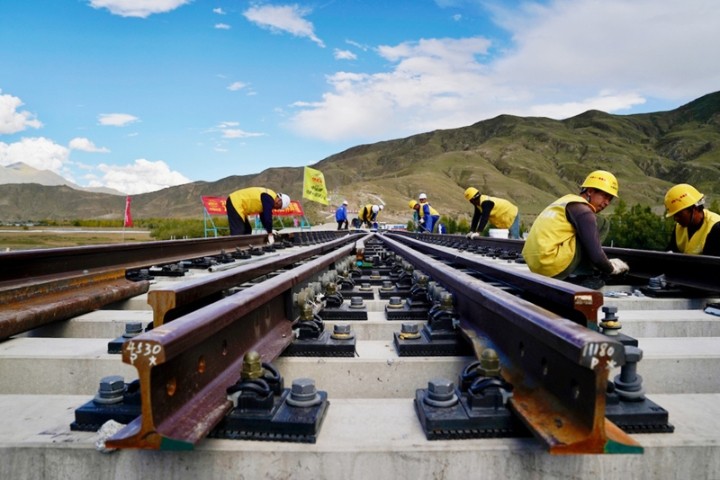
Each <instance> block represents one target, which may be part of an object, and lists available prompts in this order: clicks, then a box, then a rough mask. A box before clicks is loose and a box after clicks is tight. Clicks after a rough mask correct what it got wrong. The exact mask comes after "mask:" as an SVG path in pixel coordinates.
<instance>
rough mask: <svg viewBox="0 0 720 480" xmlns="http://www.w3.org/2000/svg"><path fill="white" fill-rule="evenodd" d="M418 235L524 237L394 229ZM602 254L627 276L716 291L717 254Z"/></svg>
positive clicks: (490, 243) (509, 243)
mask: <svg viewBox="0 0 720 480" xmlns="http://www.w3.org/2000/svg"><path fill="white" fill-rule="evenodd" d="M398 234H399V235H404V236H410V237H414V238H418V239H421V240H423V241H425V242H432V243H439V244H448V243H454V244H455V245H456V246H461V245H462V246H464V247H465V248H467V247H469V246H471V245H478V244H480V245H482V246H484V247H488V248H496V249H501V250H506V251H508V252H515V253H518V254H519V253H520V252H521V251H522V248H523V245H524V243H525V242H524V241H523V240H512V239H502V238H489V237H482V238H479V239H477V240H469V239H466V238H465V237H462V236H459V235H439V234H428V233H423V234H413V233H398ZM603 250H604V251H605V254H606V255H607V256H608V257H610V258H619V259H621V260H623V261H624V262H626V263H627V264H628V265H629V266H630V272H629V276H630V277H635V278H637V279H643V280H647V279H650V278H653V277H658V276H660V275H665V280H666V281H667V282H668V283H671V284H673V285H676V286H679V287H686V288H693V289H698V290H705V291H707V292H714V293H718V292H720V275H717V274H716V272H717V271H719V270H720V257H711V256H706V255H685V254H682V253H669V252H658V251H653V250H637V249H632V248H618V247H603Z"/></svg>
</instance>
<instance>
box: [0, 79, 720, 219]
mask: <svg viewBox="0 0 720 480" xmlns="http://www.w3.org/2000/svg"><path fill="white" fill-rule="evenodd" d="M310 166H311V167H313V168H316V169H319V170H320V171H322V172H323V174H324V176H325V180H326V184H327V186H328V191H329V195H330V201H331V203H332V205H330V206H327V207H325V206H323V205H320V204H317V203H313V202H309V201H304V202H303V204H304V206H305V209H306V211H307V212H308V215H309V217H310V219H311V221H312V222H313V223H321V222H324V221H325V219H327V218H329V217H330V216H331V215H332V213H333V212H334V208H335V206H336V205H337V204H338V203H340V202H341V201H342V200H343V199H347V200H348V201H349V202H350V209H351V210H353V209H357V207H358V206H360V205H364V204H366V203H377V202H378V199H381V200H382V202H384V203H385V204H386V210H385V212H384V214H383V216H384V218H385V219H386V220H387V221H402V222H404V221H405V220H407V218H408V217H409V216H410V211H409V209H408V207H407V201H408V200H409V199H410V198H414V197H416V196H417V194H418V193H420V192H425V193H427V194H428V196H429V198H430V201H431V202H432V204H433V206H434V207H435V208H436V209H437V210H439V211H440V212H441V213H443V214H452V215H457V214H470V213H471V208H470V205H469V204H468V203H467V202H466V201H465V199H464V197H463V191H464V189H465V188H466V187H468V186H474V187H477V188H478V189H480V190H481V191H483V192H484V193H487V194H490V195H495V196H500V197H504V198H507V199H509V200H512V201H514V202H516V203H517V204H518V205H519V206H520V209H521V212H522V213H523V219H524V220H527V221H531V220H532V218H533V217H534V215H536V214H537V213H538V212H539V211H540V210H542V208H544V207H545V206H546V205H547V203H549V202H550V201H552V200H553V199H554V198H556V197H558V196H560V195H564V194H565V193H568V192H576V191H577V189H578V185H579V184H580V183H581V182H582V180H583V179H584V177H585V175H587V173H589V172H590V171H592V170H595V169H599V168H601V169H605V170H610V171H611V172H613V173H615V175H616V176H617V177H618V180H619V183H620V196H621V197H622V198H623V199H624V200H625V201H626V202H627V203H628V204H631V205H632V204H636V203H642V204H645V205H651V206H654V207H656V209H657V211H658V212H660V211H661V210H662V198H663V196H664V194H665V191H666V190H667V188H669V187H670V186H671V185H672V184H674V183H680V182H687V183H692V184H693V185H695V186H696V187H697V188H698V189H700V190H701V191H702V192H704V193H705V194H706V195H707V196H708V198H709V199H710V200H712V199H713V198H717V197H719V196H720V92H716V93H712V94H709V95H705V96H703V97H701V98H699V99H697V100H695V101H693V102H691V103H689V104H687V105H684V106H681V107H679V108H677V109H675V110H671V111H667V112H655V113H648V114H637V115H610V114H607V113H603V112H600V111H588V112H585V113H583V114H581V115H578V116H576V117H572V118H569V119H565V120H560V121H558V120H551V119H548V118H539V117H514V116H510V115H501V116H499V117H496V118H493V119H490V120H485V121H481V122H478V123H476V124H474V125H470V126H468V127H463V128H457V129H451V130H437V131H433V132H427V133H422V134H419V135H413V136H410V137H407V138H402V139H396V140H389V141H384V142H378V143H375V144H371V145H360V146H357V147H353V148H350V149H348V150H346V151H344V152H341V153H338V154H336V155H332V156H330V157H328V158H326V159H324V160H321V161H319V162H318V163H316V164H314V165H310ZM302 180H303V169H302V168H301V167H297V168H273V169H268V170H264V171H262V172H260V173H258V174H256V175H245V176H231V177H227V178H223V179H221V180H218V181H215V182H193V183H189V184H185V185H180V186H176V187H171V188H167V189H164V190H160V191H157V192H152V193H146V194H142V195H135V196H133V203H132V207H133V216H134V217H135V218H142V217H145V218H150V217H184V218H188V217H195V218H201V216H202V207H201V203H200V196H201V195H220V196H225V195H227V194H228V193H229V192H231V191H233V190H235V189H237V188H242V187H246V186H254V185H257V186H268V187H271V188H273V189H275V190H277V191H282V192H286V193H288V194H290V195H291V196H292V197H293V198H300V196H301V193H302ZM123 209H124V198H118V197H117V196H112V195H104V194H99V193H89V192H82V191H77V190H72V189H70V188H69V187H66V186H42V185H37V184H9V185H0V220H5V221H8V220H10V221H15V220H40V219H45V218H48V219H76V218H121V216H122V214H123Z"/></svg>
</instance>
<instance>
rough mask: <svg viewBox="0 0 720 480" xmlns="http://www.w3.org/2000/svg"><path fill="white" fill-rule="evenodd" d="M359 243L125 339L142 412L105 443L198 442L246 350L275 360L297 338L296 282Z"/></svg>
mask: <svg viewBox="0 0 720 480" xmlns="http://www.w3.org/2000/svg"><path fill="white" fill-rule="evenodd" d="M353 249H354V245H346V246H343V247H340V248H337V249H335V250H334V251H333V252H331V253H327V254H325V255H323V256H321V257H318V258H316V259H313V260H310V261H308V262H307V263H305V264H303V265H300V266H298V267H296V268H293V269H292V270H288V271H286V272H283V273H281V274H279V275H277V276H275V277H272V278H269V279H267V280H265V281H263V282H261V283H259V284H256V285H254V286H251V287H249V288H247V289H245V290H242V291H240V292H238V293H236V294H234V295H231V296H229V297H226V298H224V299H222V300H220V301H218V302H215V303H212V304H210V305H208V306H206V307H203V308H200V309H198V310H195V311H193V312H190V313H188V314H187V315H185V316H182V317H180V318H177V319H175V320H173V321H172V322H168V323H166V324H164V325H162V326H161V327H158V328H155V329H153V330H151V331H149V332H146V333H143V334H141V335H139V336H137V337H134V338H133V339H131V340H128V341H127V342H125V344H124V345H123V353H122V359H123V362H125V363H128V364H130V365H133V366H135V367H136V368H137V370H138V377H139V379H140V394H141V402H142V404H141V415H140V417H138V418H137V419H135V420H134V421H133V422H131V423H130V424H128V425H127V426H126V427H124V428H123V429H122V430H121V431H119V432H118V433H117V434H116V435H114V436H113V437H112V438H110V439H109V440H108V441H107V442H106V445H107V446H108V447H109V448H142V449H162V450H182V449H192V448H193V446H194V445H195V444H196V443H197V442H198V441H200V440H201V439H202V438H204V437H205V436H206V435H207V434H208V433H209V432H210V431H211V430H212V428H213V427H214V426H215V425H216V424H217V423H218V422H219V421H220V420H221V419H222V417H223V416H224V415H225V414H226V413H228V412H229V411H230V409H231V407H232V403H231V402H230V401H229V400H228V398H227V394H226V389H227V387H229V386H231V385H233V384H234V383H235V382H236V381H237V379H238V378H239V375H240V371H241V367H242V361H243V356H244V355H245V353H247V352H248V351H250V350H255V351H258V352H259V353H260V354H261V356H262V359H263V361H265V362H271V361H272V360H274V359H275V358H276V357H277V356H278V355H280V353H281V352H282V351H283V350H284V349H285V348H286V347H287V346H288V345H289V344H290V342H291V341H292V324H293V321H294V318H293V314H292V293H293V292H292V288H293V287H294V286H296V285H300V284H302V283H303V282H306V281H308V280H309V279H310V278H311V277H312V276H313V275H316V274H318V273H319V272H322V271H324V270H325V269H327V268H328V267H329V266H330V265H331V264H333V263H334V262H336V261H337V260H339V259H341V258H343V257H347V256H348V255H350V253H351V252H352V250H353Z"/></svg>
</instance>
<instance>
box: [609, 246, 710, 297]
mask: <svg viewBox="0 0 720 480" xmlns="http://www.w3.org/2000/svg"><path fill="white" fill-rule="evenodd" d="M603 250H605V254H606V255H607V256H608V257H610V258H620V259H621V260H623V261H624V262H626V263H627V264H628V265H629V266H630V275H632V276H633V277H639V278H643V279H650V278H653V277H659V276H660V275H664V276H665V280H666V281H667V282H668V283H670V284H674V285H677V286H681V287H688V288H696V289H699V290H705V291H708V292H714V293H720V275H718V272H719V271H720V257H711V256H707V255H685V254H682V253H671V252H654V251H650V250H635V249H630V248H617V247H603Z"/></svg>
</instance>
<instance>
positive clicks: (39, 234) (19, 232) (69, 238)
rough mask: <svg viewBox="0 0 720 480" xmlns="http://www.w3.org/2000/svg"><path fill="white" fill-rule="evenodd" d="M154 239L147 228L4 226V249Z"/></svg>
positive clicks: (0, 240)
mask: <svg viewBox="0 0 720 480" xmlns="http://www.w3.org/2000/svg"><path fill="white" fill-rule="evenodd" d="M151 240H153V239H152V238H151V237H150V232H149V231H147V230H134V229H126V230H125V231H123V230H122V229H112V228H108V229H102V228H92V229H83V228H48V227H36V228H32V227H31V228H25V227H1V228H0V252H5V251H11V250H31V249H37V248H57V247H77V246H83V245H107V244H113V243H130V242H147V241H151Z"/></svg>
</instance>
